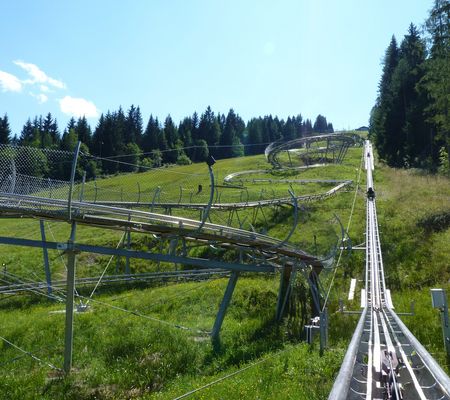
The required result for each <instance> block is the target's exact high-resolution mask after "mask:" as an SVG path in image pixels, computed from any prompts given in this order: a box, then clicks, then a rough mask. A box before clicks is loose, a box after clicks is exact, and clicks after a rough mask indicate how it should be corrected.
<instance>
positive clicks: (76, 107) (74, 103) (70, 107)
mask: <svg viewBox="0 0 450 400" xmlns="http://www.w3.org/2000/svg"><path fill="white" fill-rule="evenodd" d="M59 107H60V109H61V111H62V112H63V113H64V114H67V115H72V116H74V117H82V116H85V117H87V118H92V117H97V116H98V113H99V112H98V110H97V107H96V106H95V104H94V103H92V102H91V101H89V100H86V99H83V98H80V97H71V96H65V97H64V98H62V99H60V100H59Z"/></svg>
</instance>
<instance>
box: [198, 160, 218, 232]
mask: <svg viewBox="0 0 450 400" xmlns="http://www.w3.org/2000/svg"><path fill="white" fill-rule="evenodd" d="M214 162H215V161H214ZM213 165H214V163H212V164H209V163H208V171H209V180H210V182H211V190H210V193H209V201H208V204H207V206H206V207H205V208H204V209H203V214H201V222H200V225H199V227H198V230H200V229H202V228H203V225H205V222H206V220H207V219H208V216H209V211H210V210H211V206H212V203H213V201H214V192H215V186H214V172H213V169H212V166H213Z"/></svg>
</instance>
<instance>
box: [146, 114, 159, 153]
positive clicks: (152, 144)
mask: <svg viewBox="0 0 450 400" xmlns="http://www.w3.org/2000/svg"><path fill="white" fill-rule="evenodd" d="M159 131H160V127H159V122H158V118H156V119H155V118H153V115H150V118H149V120H148V123H147V127H146V128H145V132H144V134H143V136H142V149H143V151H144V153H149V152H151V151H152V150H156V149H157V148H158V145H159V143H158V140H159V134H160V133H159Z"/></svg>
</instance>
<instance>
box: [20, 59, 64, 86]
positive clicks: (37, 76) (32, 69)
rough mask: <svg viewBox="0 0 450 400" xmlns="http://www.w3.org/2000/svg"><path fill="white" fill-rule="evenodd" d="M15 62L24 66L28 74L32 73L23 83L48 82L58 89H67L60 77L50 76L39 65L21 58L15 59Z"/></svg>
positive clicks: (21, 66)
mask: <svg viewBox="0 0 450 400" xmlns="http://www.w3.org/2000/svg"><path fill="white" fill-rule="evenodd" d="M14 64H16V65H18V66H19V67H20V68H23V69H24V70H25V71H26V72H27V73H28V75H30V77H31V79H27V80H25V81H23V83H30V84H34V83H42V84H44V83H46V84H48V85H50V86H53V87H55V88H57V89H65V88H66V84H65V83H64V82H62V81H60V80H58V79H54V78H50V77H49V76H48V75H47V74H46V73H45V72H44V71H42V70H41V69H40V68H39V67H38V66H37V65H35V64H31V63H26V62H23V61H20V60H16V61H14Z"/></svg>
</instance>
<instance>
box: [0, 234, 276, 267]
mask: <svg viewBox="0 0 450 400" xmlns="http://www.w3.org/2000/svg"><path fill="white" fill-rule="evenodd" d="M0 244H7V245H12V246H27V247H42V246H44V243H43V242H42V241H41V240H32V239H21V238H10V237H4V236H0ZM46 246H47V248H48V249H52V250H66V249H67V244H66V243H57V242H47V243H46ZM75 250H76V251H78V252H86V253H97V254H104V255H108V256H112V255H116V256H120V257H130V258H140V259H142V260H151V261H156V262H169V263H176V264H183V265H192V266H196V267H199V268H207V269H210V268H218V269H226V270H229V271H241V272H242V271H246V272H274V270H275V268H274V267H273V266H272V265H269V264H258V265H253V264H237V263H228V262H225V261H220V260H208V259H205V258H196V257H180V256H172V255H170V254H157V253H148V252H145V251H136V250H127V249H121V248H118V249H116V248H112V247H103V246H91V245H88V244H81V243H77V244H76V245H75Z"/></svg>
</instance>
